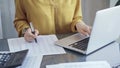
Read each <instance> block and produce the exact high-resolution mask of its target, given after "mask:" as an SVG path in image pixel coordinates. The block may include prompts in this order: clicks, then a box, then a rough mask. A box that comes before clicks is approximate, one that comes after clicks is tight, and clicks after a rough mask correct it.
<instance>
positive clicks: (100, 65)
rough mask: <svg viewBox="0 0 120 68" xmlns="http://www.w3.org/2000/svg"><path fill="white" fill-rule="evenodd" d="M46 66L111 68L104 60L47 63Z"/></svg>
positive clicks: (60, 67) (47, 67)
mask: <svg viewBox="0 0 120 68" xmlns="http://www.w3.org/2000/svg"><path fill="white" fill-rule="evenodd" d="M46 68H111V66H110V65H109V63H107V62H106V61H89V62H74V63H61V64H55V65H47V66H46Z"/></svg>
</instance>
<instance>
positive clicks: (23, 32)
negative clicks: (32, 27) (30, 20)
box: [22, 28, 29, 37]
mask: <svg viewBox="0 0 120 68" xmlns="http://www.w3.org/2000/svg"><path fill="white" fill-rule="evenodd" d="M28 29H29V28H24V29H23V30H22V36H23V37H24V34H25V33H26V31H27V30H28Z"/></svg>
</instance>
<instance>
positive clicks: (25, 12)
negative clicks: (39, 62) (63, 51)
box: [14, 0, 91, 42]
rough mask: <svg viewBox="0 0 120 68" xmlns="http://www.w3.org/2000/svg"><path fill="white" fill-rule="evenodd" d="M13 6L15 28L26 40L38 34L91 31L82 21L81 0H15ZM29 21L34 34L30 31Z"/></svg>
mask: <svg viewBox="0 0 120 68" xmlns="http://www.w3.org/2000/svg"><path fill="white" fill-rule="evenodd" d="M15 6H16V14H15V20H14V25H15V28H16V30H17V31H18V34H19V36H24V38H25V40H26V41H28V42H30V41H32V40H34V38H36V37H37V35H39V34H66V33H71V32H77V31H78V32H80V33H81V34H83V35H88V34H90V32H91V28H90V27H89V26H87V25H86V24H85V23H84V22H83V21H82V11H81V0H15ZM30 22H32V24H33V26H34V28H35V34H32V32H31V29H30V26H29V23H30Z"/></svg>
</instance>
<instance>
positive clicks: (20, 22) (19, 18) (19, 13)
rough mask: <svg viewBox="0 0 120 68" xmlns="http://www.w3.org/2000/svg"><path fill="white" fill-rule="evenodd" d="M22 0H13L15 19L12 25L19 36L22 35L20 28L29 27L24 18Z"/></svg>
mask: <svg viewBox="0 0 120 68" xmlns="http://www.w3.org/2000/svg"><path fill="white" fill-rule="evenodd" d="M22 1H23V0H15V8H16V13H15V20H14V26H15V28H16V30H17V32H18V34H19V37H20V36H22V30H23V29H25V28H29V24H28V21H27V18H26V13H25V10H24V7H23V3H22Z"/></svg>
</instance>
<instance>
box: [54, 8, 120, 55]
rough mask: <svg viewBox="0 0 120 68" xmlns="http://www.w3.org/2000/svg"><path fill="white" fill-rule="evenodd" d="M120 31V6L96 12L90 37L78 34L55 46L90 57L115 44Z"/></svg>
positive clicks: (58, 42)
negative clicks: (89, 55)
mask: <svg viewBox="0 0 120 68" xmlns="http://www.w3.org/2000/svg"><path fill="white" fill-rule="evenodd" d="M119 29H120V6H117V7H112V8H107V9H103V10H99V11H97V12H96V17H95V20H94V24H93V28H92V31H91V35H90V37H87V36H82V35H81V34H79V33H77V34H74V35H72V36H69V37H66V38H63V39H60V40H58V41H56V42H55V44H56V45H58V46H61V47H64V48H67V49H70V50H74V51H77V52H80V53H82V54H86V55H88V54H91V53H93V52H95V51H97V50H99V49H101V48H103V47H105V46H107V45H109V44H110V43H113V42H114V41H115V40H116V39H117V38H118V37H119V35H120V30H119ZM81 41H82V44H81ZM83 43H86V44H83ZM80 45H82V46H80ZM83 46H84V47H83ZM81 47H82V48H81Z"/></svg>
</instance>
